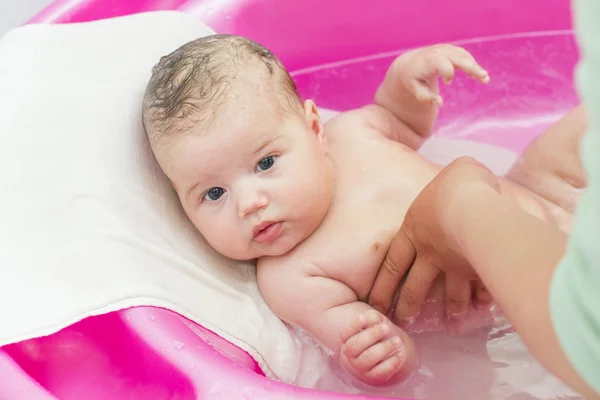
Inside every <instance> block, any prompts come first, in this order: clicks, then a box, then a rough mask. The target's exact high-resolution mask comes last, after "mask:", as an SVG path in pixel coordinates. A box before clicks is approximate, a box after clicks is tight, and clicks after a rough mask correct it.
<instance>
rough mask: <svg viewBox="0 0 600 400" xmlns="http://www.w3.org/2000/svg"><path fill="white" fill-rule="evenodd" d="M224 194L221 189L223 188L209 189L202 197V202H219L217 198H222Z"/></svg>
mask: <svg viewBox="0 0 600 400" xmlns="http://www.w3.org/2000/svg"><path fill="white" fill-rule="evenodd" d="M224 193H225V189H223V188H220V187H214V188H211V189H210V190H209V191H208V192H206V194H205V195H204V200H210V201H215V200H219V198H221V196H223V194H224Z"/></svg>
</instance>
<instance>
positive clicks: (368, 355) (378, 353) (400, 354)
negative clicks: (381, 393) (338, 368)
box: [339, 309, 417, 386]
mask: <svg viewBox="0 0 600 400" xmlns="http://www.w3.org/2000/svg"><path fill="white" fill-rule="evenodd" d="M339 357H340V363H341V364H342V366H343V367H344V369H346V371H348V372H349V373H351V374H352V375H353V376H355V377H356V378H358V379H359V380H361V381H362V382H365V383H367V384H370V385H376V386H379V385H386V384H395V383H399V382H402V381H404V380H406V379H407V378H408V377H409V376H410V374H412V372H413V371H414V369H415V366H416V362H417V359H416V353H415V351H414V344H413V342H412V340H411V339H410V338H409V337H408V335H407V334H406V333H405V332H404V331H403V330H401V329H400V328H399V327H397V326H396V325H394V324H393V323H392V322H391V321H390V320H389V319H387V318H386V317H385V316H384V315H383V314H381V313H379V312H378V311H375V310H373V309H371V310H369V311H367V312H365V313H364V314H360V315H359V316H358V317H356V318H354V319H352V320H351V321H350V322H349V324H348V325H347V326H346V327H345V328H344V329H342V331H341V348H340V355H339Z"/></svg>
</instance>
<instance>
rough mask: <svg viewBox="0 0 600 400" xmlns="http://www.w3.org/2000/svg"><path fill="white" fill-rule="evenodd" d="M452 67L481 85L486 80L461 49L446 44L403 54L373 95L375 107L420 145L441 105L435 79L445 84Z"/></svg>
mask: <svg viewBox="0 0 600 400" xmlns="http://www.w3.org/2000/svg"><path fill="white" fill-rule="evenodd" d="M456 68H458V69H461V70H463V71H464V72H466V73H467V74H468V75H470V76H471V77H473V78H475V79H478V80H480V81H481V82H483V83H487V82H488V81H489V75H488V73H487V72H486V71H485V70H484V69H483V68H481V66H480V65H479V64H478V63H477V62H476V61H475V58H473V56H472V55H471V54H470V53H469V52H468V51H466V50H465V49H463V48H461V47H457V46H453V45H449V44H440V45H435V46H430V47H425V48H421V49H416V50H412V51H409V52H407V53H404V54H402V55H401V56H400V57H398V58H397V59H396V60H395V61H394V62H393V63H392V65H391V66H390V68H389V69H388V71H387V73H386V75H385V78H384V80H383V82H382V83H381V85H380V86H379V89H378V90H377V92H376V93H375V105H377V106H380V107H383V108H384V109H386V110H387V111H389V112H390V113H391V114H392V115H393V116H394V117H395V118H397V119H398V120H399V121H401V122H402V123H403V124H404V125H406V126H407V127H408V128H409V129H410V130H411V131H412V132H414V134H416V135H417V137H418V138H420V141H419V145H420V143H422V142H423V141H424V140H425V139H427V138H428V137H429V136H430V135H431V133H432V130H433V126H434V124H435V121H436V119H437V113H438V108H439V106H441V105H442V103H443V100H442V98H441V96H440V94H439V85H438V77H439V76H441V77H442V78H443V79H444V82H445V83H447V84H449V83H450V82H451V81H452V78H453V77H454V73H455V69H456ZM388 133H390V134H393V131H390V132H388ZM391 138H392V139H395V138H393V137H391ZM395 140H397V139H395ZM406 144H408V143H406ZM415 150H416V149H415Z"/></svg>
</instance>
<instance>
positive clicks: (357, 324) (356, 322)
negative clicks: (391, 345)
mask: <svg viewBox="0 0 600 400" xmlns="http://www.w3.org/2000/svg"><path fill="white" fill-rule="evenodd" d="M366 325H367V318H366V317H365V316H364V315H361V316H359V317H358V318H355V319H353V320H352V321H350V323H349V324H348V325H347V326H346V327H344V328H343V329H342V331H341V332H340V340H341V342H342V344H344V343H346V342H347V341H348V340H349V339H350V338H351V337H352V336H354V335H356V334H357V333H358V332H360V331H361V330H363V328H365V327H366Z"/></svg>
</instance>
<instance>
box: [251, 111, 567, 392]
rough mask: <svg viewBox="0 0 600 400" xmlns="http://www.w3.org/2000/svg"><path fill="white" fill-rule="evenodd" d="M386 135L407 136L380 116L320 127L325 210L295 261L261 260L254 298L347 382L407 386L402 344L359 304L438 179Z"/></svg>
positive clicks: (511, 187)
mask: <svg viewBox="0 0 600 400" xmlns="http://www.w3.org/2000/svg"><path fill="white" fill-rule="evenodd" d="M389 129H392V130H393V131H394V132H396V133H399V132H400V133H402V134H406V135H410V134H411V131H410V128H408V127H407V126H405V125H403V124H401V123H400V122H399V121H398V120H397V119H395V118H393V116H391V115H390V113H389V112H388V111H387V110H385V109H383V108H380V107H376V106H368V107H365V108H363V109H361V110H356V111H352V112H348V113H345V114H342V115H341V116H339V117H337V118H335V119H333V120H332V121H330V122H329V123H327V124H326V125H325V132H326V137H327V143H328V148H329V154H328V156H329V157H330V159H331V160H332V162H333V164H334V166H335V170H336V192H335V196H334V198H333V201H332V204H331V206H330V210H329V212H328V214H327V216H326V217H325V219H324V220H323V221H322V223H321V225H320V226H319V227H318V229H317V230H316V231H315V232H313V234H312V235H311V236H310V237H309V238H308V239H306V240H305V241H304V242H302V243H301V244H300V245H298V246H297V247H296V248H295V249H294V250H293V251H291V252H289V253H287V254H285V255H283V256H279V257H269V258H266V257H263V258H261V259H260V261H259V264H258V279H259V286H260V289H261V291H262V293H263V296H264V297H265V299H266V301H267V303H268V304H269V306H270V307H272V309H273V310H274V311H275V313H277V314H278V315H279V316H280V317H281V318H282V319H284V320H287V321H289V322H291V323H294V324H297V325H299V326H301V327H303V328H304V329H307V330H308V331H309V332H310V333H311V334H312V335H314V336H315V337H316V338H317V339H318V340H320V341H321V342H322V343H323V344H324V345H326V346H327V347H329V348H331V349H332V350H334V351H335V352H336V353H338V354H340V361H341V363H342V364H343V366H344V367H345V368H346V369H347V370H348V371H349V372H351V373H352V374H353V375H354V376H356V377H357V378H359V379H361V380H363V381H365V382H366V383H370V384H383V383H385V382H395V381H400V380H403V379H405V378H406V377H407V376H408V375H409V374H410V373H412V371H413V369H414V367H415V365H416V361H417V354H416V350H415V349H414V346H413V344H412V341H411V340H410V338H409V337H408V335H406V334H405V333H404V331H403V330H401V329H400V328H399V327H398V326H397V325H395V324H394V323H392V322H391V321H390V320H389V319H388V318H386V317H384V316H383V315H381V314H380V313H378V312H376V311H375V310H373V309H372V308H371V307H370V306H368V305H367V304H365V303H364V302H366V301H367V298H368V295H369V292H370V290H371V288H372V285H373V282H374V279H375V276H376V275H377V273H378V271H379V269H380V266H381V264H382V262H383V260H384V257H385V255H386V252H387V249H388V247H389V245H390V243H391V241H392V239H393V238H394V236H395V234H396V232H397V231H398V229H399V228H400V226H401V224H402V222H403V219H404V216H405V215H406V212H407V210H408V208H409V206H410V204H411V203H412V202H413V200H414V199H415V197H416V196H417V195H418V194H419V192H420V191H421V190H422V189H423V188H424V187H425V186H426V185H427V184H428V183H429V182H430V181H431V180H432V179H433V178H434V177H435V176H436V175H437V174H438V173H439V171H440V170H441V166H439V165H435V164H433V163H431V162H429V161H427V160H425V159H423V158H422V157H421V156H420V155H418V154H417V153H416V152H415V150H414V149H411V148H410V147H408V146H406V145H404V144H402V143H399V142H397V141H395V140H393V139H391V138H390V134H389V132H388V130H389ZM412 134H413V135H414V133H412ZM500 184H501V186H502V193H503V196H505V197H506V198H507V199H508V200H509V201H512V202H516V203H517V204H518V205H519V206H520V207H521V208H522V209H523V210H525V211H527V212H528V213H530V214H532V215H534V216H536V217H538V218H540V219H541V220H544V221H547V222H548V223H550V224H558V225H559V226H568V225H570V214H568V213H565V212H563V211H564V210H563V209H562V208H561V207H559V206H557V205H554V204H552V203H549V202H545V201H542V200H540V199H539V198H538V196H536V195H535V194H533V193H532V192H531V191H530V190H528V189H526V188H524V187H522V186H520V185H517V184H514V183H512V182H510V181H507V180H503V179H500ZM349 244H351V245H349ZM365 328H366V329H365ZM365 332H366V333H365ZM353 337H354V339H351V338H353ZM395 337H399V338H401V339H402V343H403V345H400V344H398V343H397V342H394V338H395ZM361 354H362V357H361Z"/></svg>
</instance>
